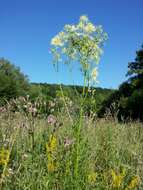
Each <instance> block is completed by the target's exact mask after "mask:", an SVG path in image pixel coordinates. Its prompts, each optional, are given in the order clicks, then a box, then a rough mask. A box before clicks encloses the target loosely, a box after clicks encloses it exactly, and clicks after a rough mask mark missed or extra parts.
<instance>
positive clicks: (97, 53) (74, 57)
mask: <svg viewBox="0 0 143 190" xmlns="http://www.w3.org/2000/svg"><path fill="white" fill-rule="evenodd" d="M105 40H107V34H106V33H105V32H104V31H103V28H102V26H101V25H99V26H95V25H94V24H93V23H91V22H90V21H89V19H88V17H87V16H85V15H83V16H81V17H80V19H79V23H77V24H76V25H65V26H64V29H63V31H61V32H60V33H58V34H57V35H56V36H55V37H54V38H53V39H52V40H51V45H52V48H51V53H52V54H53V56H54V65H56V64H58V63H59V61H61V60H63V62H64V63H65V64H68V65H69V64H72V63H73V62H75V63H79V64H80V69H81V72H82V75H83V77H84V85H83V92H82V100H81V107H80V115H79V125H78V129H77V134H76V138H77V139H76V142H77V147H76V163H75V177H78V173H79V172H78V168H79V151H80V133H81V128H82V125H83V114H84V113H83V105H84V102H85V99H86V96H87V94H86V93H88V92H85V89H86V87H87V85H88V88H90V86H94V85H95V84H96V82H97V74H98V71H97V70H98V67H97V65H98V63H99V61H100V57H101V55H102V53H103V51H102V46H103V44H104V42H105ZM57 68H58V66H57ZM63 96H64V95H63ZM63 98H64V97H63Z"/></svg>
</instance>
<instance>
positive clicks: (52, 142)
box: [46, 135, 57, 172]
mask: <svg viewBox="0 0 143 190" xmlns="http://www.w3.org/2000/svg"><path fill="white" fill-rule="evenodd" d="M56 148H57V139H56V137H55V136H53V135H51V136H50V138H49V142H48V143H47V144H46V153H47V158H48V164H47V168H48V171H49V172H53V171H55V170H56V168H57V164H56V162H55V150H56Z"/></svg>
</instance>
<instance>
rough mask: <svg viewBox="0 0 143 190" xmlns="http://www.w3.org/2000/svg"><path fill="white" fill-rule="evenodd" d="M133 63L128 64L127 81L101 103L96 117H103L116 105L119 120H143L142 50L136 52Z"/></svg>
mask: <svg viewBox="0 0 143 190" xmlns="http://www.w3.org/2000/svg"><path fill="white" fill-rule="evenodd" d="M136 54H137V55H136V59H135V61H134V62H130V63H129V64H128V72H127V76H129V79H128V80H127V81H126V82H124V83H122V84H121V85H120V87H119V89H118V90H117V91H116V92H114V93H113V94H111V96H110V97H109V98H108V99H106V100H105V101H104V102H103V105H102V108H101V109H100V111H99V113H98V115H99V116H103V115H104V114H105V112H106V110H109V109H110V108H111V106H112V104H113V103H114V104H116V110H118V113H117V116H118V119H120V120H127V119H140V120H143V49H140V50H139V51H137V52H136Z"/></svg>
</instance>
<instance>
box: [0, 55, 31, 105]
mask: <svg viewBox="0 0 143 190" xmlns="http://www.w3.org/2000/svg"><path fill="white" fill-rule="evenodd" d="M28 90H29V82H28V79H27V77H26V76H25V75H24V74H23V73H22V72H21V71H20V69H19V68H18V67H16V66H15V65H13V64H11V63H10V62H9V61H8V60H5V59H2V58H1V59H0V100H1V102H3V101H4V99H5V100H10V99H11V98H16V97H18V96H25V95H26V94H27V92H28Z"/></svg>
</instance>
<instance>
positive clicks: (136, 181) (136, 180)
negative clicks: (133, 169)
mask: <svg viewBox="0 0 143 190" xmlns="http://www.w3.org/2000/svg"><path fill="white" fill-rule="evenodd" d="M139 183H140V177H139V176H135V177H133V178H132V180H131V181H130V183H129V185H128V186H127V187H126V189H125V190H130V189H134V188H136V187H137V186H138V185H139Z"/></svg>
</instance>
